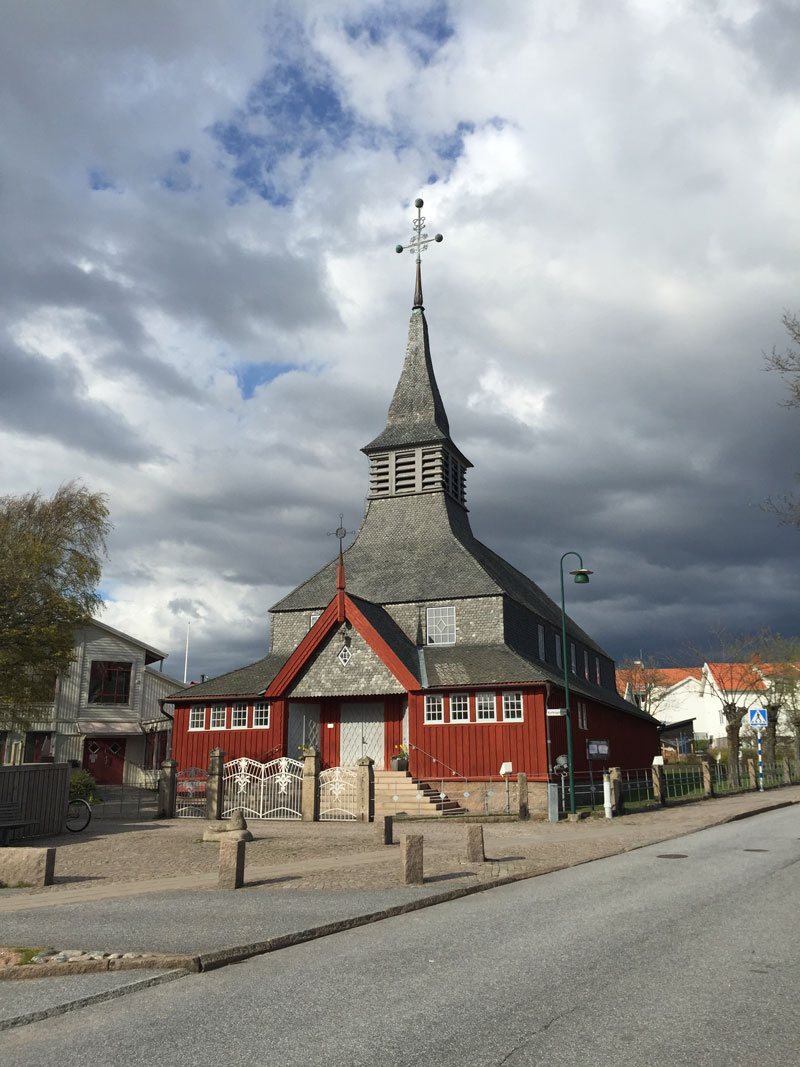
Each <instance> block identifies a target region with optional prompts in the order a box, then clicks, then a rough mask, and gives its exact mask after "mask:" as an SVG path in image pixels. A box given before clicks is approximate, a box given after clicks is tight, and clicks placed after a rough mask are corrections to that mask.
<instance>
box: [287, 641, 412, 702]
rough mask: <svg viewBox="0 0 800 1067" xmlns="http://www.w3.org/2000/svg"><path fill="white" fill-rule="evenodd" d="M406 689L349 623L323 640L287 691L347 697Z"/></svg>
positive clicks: (289, 695)
mask: <svg viewBox="0 0 800 1067" xmlns="http://www.w3.org/2000/svg"><path fill="white" fill-rule="evenodd" d="M404 692H405V688H404V687H403V686H402V685H401V683H400V682H399V681H398V680H397V678H396V677H395V676H394V674H393V673H392V672H391V671H390V670H389V668H388V667H387V666H386V665H385V663H383V661H382V660H381V659H380V657H379V656H378V655H377V654H376V653H375V652H374V651H373V650H372V648H371V647H370V646H369V644H368V643H367V642H366V641H365V640H364V638H363V637H362V636H361V634H360V633H358V631H357V630H356V629H355V628H354V627H352V626H349V625H348V624H347V623H345V624H344V625H342V626H339V627H337V628H336V629H334V630H333V631H331V633H330V634H329V635H328V636H327V637H326V638H325V639H324V640H323V641H322V642H321V643H320V645H319V647H318V648H317V649H316V651H315V652H314V654H313V656H312V657H311V658H310V659H309V661H308V663H307V664H306V666H305V667H304V668H303V670H302V671H301V673H300V674H299V675H298V677H297V679H296V680H295V682H294V683H293V684H292V685H291V686H290V687H289V688H288V689H287V691H286V695H287V696H288V697H344V696H368V695H371V694H375V693H404Z"/></svg>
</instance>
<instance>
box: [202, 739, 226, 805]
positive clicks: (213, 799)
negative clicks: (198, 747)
mask: <svg viewBox="0 0 800 1067" xmlns="http://www.w3.org/2000/svg"><path fill="white" fill-rule="evenodd" d="M224 767H225V753H224V752H223V751H222V749H221V748H212V749H211V751H210V752H209V754H208V781H207V782H206V818H207V819H209V820H214V819H221V818H222V771H223V768H224Z"/></svg>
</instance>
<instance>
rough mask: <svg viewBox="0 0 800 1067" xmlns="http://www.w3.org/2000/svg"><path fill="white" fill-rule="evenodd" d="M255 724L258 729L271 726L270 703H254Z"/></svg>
mask: <svg viewBox="0 0 800 1067" xmlns="http://www.w3.org/2000/svg"><path fill="white" fill-rule="evenodd" d="M253 726H254V727H255V728H256V729H257V730H266V729H268V728H269V704H254V705H253Z"/></svg>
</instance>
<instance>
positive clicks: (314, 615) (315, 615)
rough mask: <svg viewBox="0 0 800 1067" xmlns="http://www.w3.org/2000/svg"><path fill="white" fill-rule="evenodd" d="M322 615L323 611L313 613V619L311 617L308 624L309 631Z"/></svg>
mask: <svg viewBox="0 0 800 1067" xmlns="http://www.w3.org/2000/svg"><path fill="white" fill-rule="evenodd" d="M321 614H322V612H321V611H313V612H312V613H311V617H310V619H309V623H308V628H309V630H310V629H311V627H312V626H313V625H314V623H315V622H316V621H317V619H318V618H319V617H320V615H321Z"/></svg>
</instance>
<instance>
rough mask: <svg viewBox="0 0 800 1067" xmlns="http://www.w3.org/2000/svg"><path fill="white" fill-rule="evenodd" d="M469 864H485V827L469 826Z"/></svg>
mask: <svg viewBox="0 0 800 1067" xmlns="http://www.w3.org/2000/svg"><path fill="white" fill-rule="evenodd" d="M465 829H466V831H467V863H483V862H484V861H485V860H486V854H485V853H484V851H483V827H482V826H480V825H477V826H467V827H465Z"/></svg>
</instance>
